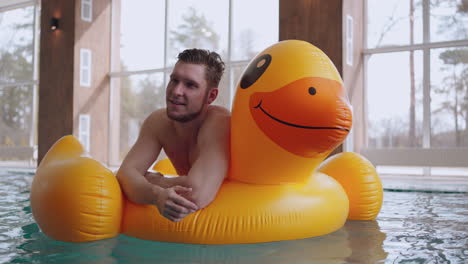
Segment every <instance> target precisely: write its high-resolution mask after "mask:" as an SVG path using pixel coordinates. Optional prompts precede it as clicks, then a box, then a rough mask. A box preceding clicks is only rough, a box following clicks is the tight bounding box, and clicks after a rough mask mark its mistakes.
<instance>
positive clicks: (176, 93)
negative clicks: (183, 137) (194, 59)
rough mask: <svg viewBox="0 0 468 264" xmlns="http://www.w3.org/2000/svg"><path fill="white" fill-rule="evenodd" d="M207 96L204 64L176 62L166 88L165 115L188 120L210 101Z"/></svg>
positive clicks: (179, 119)
mask: <svg viewBox="0 0 468 264" xmlns="http://www.w3.org/2000/svg"><path fill="white" fill-rule="evenodd" d="M208 96H209V91H208V83H207V81H206V79H205V66H204V65H200V64H190V63H183V62H178V63H177V64H176V65H175V67H174V70H173V71H172V74H171V76H170V80H169V83H168V85H167V89H166V105H167V108H166V109H167V116H168V117H169V118H170V119H172V120H175V121H179V122H189V121H191V120H193V119H195V118H196V117H198V116H199V115H200V113H201V111H202V110H203V108H204V107H205V106H206V105H207V104H209V103H211V101H212V100H211V101H210V100H209V99H208Z"/></svg>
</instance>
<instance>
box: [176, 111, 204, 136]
mask: <svg viewBox="0 0 468 264" xmlns="http://www.w3.org/2000/svg"><path fill="white" fill-rule="evenodd" d="M208 108H209V107H206V108H205V109H203V110H202V112H201V113H200V115H198V116H197V117H196V118H195V119H193V120H191V121H189V122H179V121H175V120H171V122H172V124H173V126H174V129H175V132H176V135H177V136H178V137H180V138H181V139H182V140H194V139H196V137H197V136H198V130H199V129H200V127H201V126H202V124H203V121H204V120H205V118H206V115H207V113H208Z"/></svg>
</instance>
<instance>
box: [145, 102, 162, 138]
mask: <svg viewBox="0 0 468 264" xmlns="http://www.w3.org/2000/svg"><path fill="white" fill-rule="evenodd" d="M167 119H168V118H167V115H166V109H165V108H162V109H158V110H155V111H153V112H152V113H151V114H149V115H148V117H146V119H145V121H144V123H143V128H144V129H149V130H151V131H153V132H155V131H157V130H160V129H161V128H163V127H165V125H166V123H167Z"/></svg>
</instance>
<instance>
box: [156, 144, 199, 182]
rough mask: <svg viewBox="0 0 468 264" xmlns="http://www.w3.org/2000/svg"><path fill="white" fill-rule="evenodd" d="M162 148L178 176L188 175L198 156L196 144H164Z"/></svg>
mask: <svg viewBox="0 0 468 264" xmlns="http://www.w3.org/2000/svg"><path fill="white" fill-rule="evenodd" d="M163 148H164V152H166V155H167V156H168V158H169V159H170V160H171V162H172V164H173V165H174V167H175V169H176V170H177V173H178V174H179V175H187V174H188V172H189V171H190V168H191V167H192V165H193V163H194V162H195V160H196V159H197V157H198V154H199V150H198V147H197V145H196V144H189V143H184V144H182V143H180V142H173V143H172V144H165V145H164V146H163Z"/></svg>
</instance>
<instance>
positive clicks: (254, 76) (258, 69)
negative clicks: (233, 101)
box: [240, 54, 271, 89]
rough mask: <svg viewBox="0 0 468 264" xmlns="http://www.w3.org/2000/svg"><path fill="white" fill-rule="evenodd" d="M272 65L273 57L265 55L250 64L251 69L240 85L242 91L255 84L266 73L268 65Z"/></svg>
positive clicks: (247, 71) (245, 74) (249, 68)
mask: <svg viewBox="0 0 468 264" xmlns="http://www.w3.org/2000/svg"><path fill="white" fill-rule="evenodd" d="M270 63H271V55H270V54H264V55H262V56H260V57H258V58H257V59H256V60H255V61H253V62H252V63H250V65H249V67H248V68H247V70H246V71H245V73H244V76H242V80H241V83H240V87H241V88H242V89H247V88H249V87H250V86H251V85H252V84H254V83H255V82H256V81H257V80H258V78H260V76H262V74H263V73H264V72H265V71H266V69H267V68H268V65H270Z"/></svg>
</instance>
